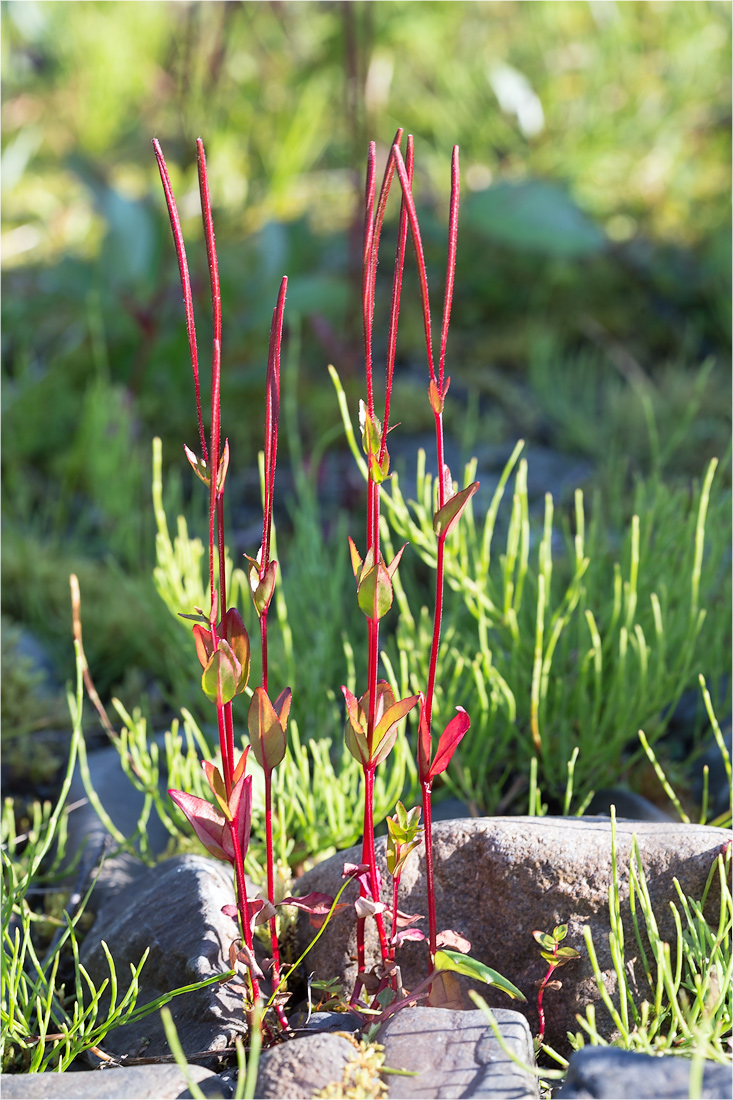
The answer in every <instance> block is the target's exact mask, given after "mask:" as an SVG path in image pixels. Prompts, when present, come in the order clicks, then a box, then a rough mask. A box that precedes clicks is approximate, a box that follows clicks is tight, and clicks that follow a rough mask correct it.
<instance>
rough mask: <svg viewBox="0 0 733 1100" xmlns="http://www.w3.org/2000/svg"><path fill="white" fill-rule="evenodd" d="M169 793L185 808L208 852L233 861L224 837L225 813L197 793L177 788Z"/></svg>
mask: <svg viewBox="0 0 733 1100" xmlns="http://www.w3.org/2000/svg"><path fill="white" fill-rule="evenodd" d="M168 794H169V795H170V797H171V798H172V799H173V801H174V802H175V804H176V806H178V807H179V809H181V810H183V812H184V814H185V815H186V817H187V818H188V820H189V821H190V822H191V825H192V826H193V831H194V832H195V833H196V836H197V837H198V838H199V840H200V841H201V843H202V844H203V846H204V848H206V850H207V852H210V853H211V855H212V856H215V857H216V859H223V860H225V861H226V862H227V863H231V862H232V854H231V852H230V851H227V850H226V848H225V845H224V839H223V833H224V825H225V824H226V820H225V818H224V815H223V814H220V813H219V811H218V810H215V809H214V807H213V806H212V805H211V803H210V802H207V801H206V799H204V798H197V797H196V795H195V794H187V793H186V792H185V791H175V790H170V791H168ZM227 833H228V830H227ZM230 844H231V841H230Z"/></svg>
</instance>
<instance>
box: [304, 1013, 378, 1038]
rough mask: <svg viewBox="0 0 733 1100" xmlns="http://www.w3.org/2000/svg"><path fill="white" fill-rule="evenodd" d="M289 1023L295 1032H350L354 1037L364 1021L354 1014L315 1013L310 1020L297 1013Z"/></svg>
mask: <svg viewBox="0 0 733 1100" xmlns="http://www.w3.org/2000/svg"><path fill="white" fill-rule="evenodd" d="M289 1022H290V1025H291V1027H292V1028H293V1029H294V1030H295V1031H348V1032H350V1033H351V1034H352V1035H353V1034H354V1032H356V1031H359V1030H360V1029H361V1027H362V1024H363V1022H364V1021H363V1020H361V1019H360V1018H359V1016H355V1015H354V1013H353V1012H313V1013H311V1016H310V1018H309V1019H308V1018H307V1016H306V1014H305V1013H303V1012H296V1013H294V1015H293V1016H292V1017H291V1018H290V1021H289Z"/></svg>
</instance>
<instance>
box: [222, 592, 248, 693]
mask: <svg viewBox="0 0 733 1100" xmlns="http://www.w3.org/2000/svg"><path fill="white" fill-rule="evenodd" d="M217 633H218V634H219V636H220V637H222V638H225V639H226V641H227V642H228V643H229V645H230V646H231V647H232V650H233V652H234V655H235V657H236V658H237V660H238V661H239V664H240V666H241V669H242V671H241V673H240V675H239V680H238V682H237V692H236V693H237V695H240V694H241V692H243V691H244V689H245V688H246V686H247V681H248V680H249V669H250V644H249V634H248V633H247V629H246V627H245V625H244V622H243V620H242V616H241V615H240V614H239V612H238V611H237V609H236V608H235V607H230V608H229V610H228V611H227V613H226V615H225V616H224V621H223V623H219V626H218V628H217Z"/></svg>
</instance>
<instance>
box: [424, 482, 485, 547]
mask: <svg viewBox="0 0 733 1100" xmlns="http://www.w3.org/2000/svg"><path fill="white" fill-rule="evenodd" d="M478 487H479V483H478V481H472V482H471V484H470V485H467V486H466V488H465V489H461V491H460V493H456V494H455V496H452V497H451V498H450V500H449V501H447V502H446V503H445V504H444V505H443V507H442V508H439V509H438V511H437V512H436V513H435V515H434V516H433V530H434V531H435V534H436V535H437V536H438V538H441V537H442V536H447V535H449V534H450V532H451V531H452V530H453V528H454V527H455V525H456V524H457V523H458V520H459V519H460V518H461V514H462V513H463V510H464V508H465V507H466V505H467V504H468V502H469V500H470V499H471V497H472V496H473V494H474V493H475V492H476V490H477V489H478Z"/></svg>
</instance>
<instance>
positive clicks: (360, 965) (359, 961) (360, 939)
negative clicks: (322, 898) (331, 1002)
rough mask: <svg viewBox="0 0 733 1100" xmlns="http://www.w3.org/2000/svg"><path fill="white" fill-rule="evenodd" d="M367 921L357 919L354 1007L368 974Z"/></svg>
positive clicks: (352, 996) (352, 1004)
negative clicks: (365, 934)
mask: <svg viewBox="0 0 733 1100" xmlns="http://www.w3.org/2000/svg"><path fill="white" fill-rule="evenodd" d="M359 892H360V894H361V896H362V897H363V896H364V891H363V890H360V891H359ZM365 924H366V921H365V920H364V919H363V918H361V917H357V920H356V980H355V982H354V989H353V992H352V994H351V1000H350V1001H349V1004H350V1005H351V1006H352V1007H353V1006H354V1005H355V1004H356V1002H357V1001H358V1000H359V994H360V993H361V989H362V986H363V985H364V983H363V981H362V980H361V975H362V974H364V973H366V948H365V944H364V926H365Z"/></svg>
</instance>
